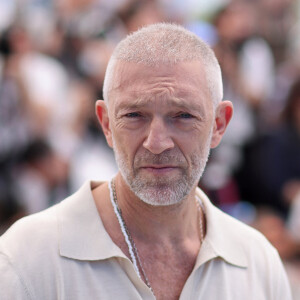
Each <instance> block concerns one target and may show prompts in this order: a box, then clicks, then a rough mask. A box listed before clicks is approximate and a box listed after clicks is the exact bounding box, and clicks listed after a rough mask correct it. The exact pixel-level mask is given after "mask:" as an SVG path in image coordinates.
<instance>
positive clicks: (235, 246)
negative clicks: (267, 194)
mask: <svg viewBox="0 0 300 300" xmlns="http://www.w3.org/2000/svg"><path fill="white" fill-rule="evenodd" d="M196 194H197V195H198V197H199V198H200V199H201V200H202V202H203V204H204V209H205V217H206V228H207V231H206V236H205V239H204V241H203V245H202V246H201V251H200V253H199V255H198V259H197V262H196V266H195V267H196V268H197V267H199V266H200V265H202V264H203V263H205V262H206V261H208V260H211V259H213V258H217V257H218V258H221V259H223V260H225V261H226V262H227V263H229V264H232V265H234V266H237V267H241V268H246V267H247V255H246V251H247V249H245V248H244V246H243V245H244V243H242V242H241V239H243V237H241V229H240V228H241V226H242V227H244V226H246V225H244V224H241V222H239V221H237V220H236V219H234V218H232V217H231V216H229V215H227V214H225V213H224V212H222V211H221V210H220V209H218V208H217V207H215V206H214V205H213V204H212V203H211V202H210V200H209V199H208V197H207V196H206V195H205V194H204V192H203V191H202V190H201V189H199V188H197V190H196Z"/></svg>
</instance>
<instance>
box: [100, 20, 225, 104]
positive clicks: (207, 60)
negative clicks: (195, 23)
mask: <svg viewBox="0 0 300 300" xmlns="http://www.w3.org/2000/svg"><path fill="white" fill-rule="evenodd" d="M118 61H124V62H133V63H138V64H144V65H147V66H159V65H160V64H176V63H178V62H189V61H200V62H201V63H202V64H203V66H204V69H205V70H204V71H205V76H206V80H207V84H208V89H209V92H210V95H211V100H212V101H213V104H214V106H215V107H216V106H217V104H218V103H219V102H220V101H221V100H222V98H223V85H222V75H221V69H220V65H219V63H218V61H217V59H216V56H215V54H214V52H213V51H212V49H211V48H210V47H209V46H208V45H207V44H206V43H205V42H204V41H202V40H201V39H200V38H199V37H198V36H196V35H195V34H193V33H192V32H190V31H188V30H186V29H184V28H183V27H182V26H179V25H175V24H168V23H157V24H154V25H150V26H146V27H143V28H142V29H140V30H138V31H136V32H134V33H132V34H130V35H128V36H127V37H126V38H125V39H124V40H122V41H121V42H120V43H119V44H118V45H117V47H116V48H115V50H114V51H113V54H112V56H111V58H110V60H109V62H108V65H107V69H106V73H105V78H104V84H103V97H104V100H105V102H106V103H107V104H108V98H109V92H110V91H111V90H112V88H113V82H114V78H115V74H116V72H117V67H116V65H117V64H116V63H117V62H118Z"/></svg>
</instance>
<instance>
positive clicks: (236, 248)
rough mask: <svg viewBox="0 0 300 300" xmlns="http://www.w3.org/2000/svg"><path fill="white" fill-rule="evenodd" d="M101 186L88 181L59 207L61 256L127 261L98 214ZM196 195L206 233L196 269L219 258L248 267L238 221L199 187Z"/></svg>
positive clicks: (98, 183) (79, 258)
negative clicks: (96, 199)
mask: <svg viewBox="0 0 300 300" xmlns="http://www.w3.org/2000/svg"><path fill="white" fill-rule="evenodd" d="M100 184H102V182H93V181H88V182H86V183H85V184H84V185H83V186H82V187H81V188H80V189H79V190H78V191H77V192H76V193H75V194H73V195H72V196H70V197H69V198H67V199H66V200H64V201H63V202H61V204H60V205H59V206H58V209H59V213H58V226H59V250H60V255H62V256H64V257H68V258H73V259H78V260H102V259H107V258H110V257H114V256H119V257H124V258H126V256H125V255H124V253H123V252H122V251H121V249H120V248H119V247H118V246H117V245H116V244H115V243H114V242H113V241H112V239H111V238H110V236H109V235H108V233H107V232H106V230H105V228H104V226H103V223H102V221H101V218H100V216H99V214H98V210H97V208H96V205H95V202H94V198H93V195H92V189H94V188H95V187H97V186H99V185H100ZM197 195H198V196H199V197H200V199H201V200H202V201H203V204H204V208H205V215H206V228H207V232H206V236H205V239H204V242H203V245H202V247H201V251H200V254H199V256H198V260H197V263H196V266H195V267H197V265H201V264H203V263H204V262H205V261H208V260H210V259H213V258H216V257H220V258H222V259H224V260H225V261H226V262H228V263H230V264H233V265H235V266H238V267H246V266H247V258H246V253H245V249H243V248H242V246H241V244H240V243H239V242H238V241H239V236H238V234H239V232H238V231H236V230H235V228H236V224H235V222H237V221H236V220H234V219H233V218H231V217H230V216H228V215H226V214H224V213H223V212H222V211H220V210H219V209H218V208H216V207H215V206H214V205H213V204H212V203H211V202H210V201H209V199H208V198H207V196H206V195H205V194H204V193H203V192H202V191H201V190H200V189H199V188H197ZM237 227H240V226H237Z"/></svg>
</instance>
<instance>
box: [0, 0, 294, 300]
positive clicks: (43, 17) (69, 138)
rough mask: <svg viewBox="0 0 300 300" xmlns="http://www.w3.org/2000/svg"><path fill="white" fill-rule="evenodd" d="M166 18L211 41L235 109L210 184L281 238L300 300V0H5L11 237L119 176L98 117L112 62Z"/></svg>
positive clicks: (5, 167)
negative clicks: (43, 213) (22, 222)
mask: <svg viewBox="0 0 300 300" xmlns="http://www.w3.org/2000/svg"><path fill="white" fill-rule="evenodd" d="M162 21H167V22H175V23H178V24H181V25H183V26H184V27H186V28H188V29H189V30H191V31H193V32H194V33H195V34H197V35H198V36H200V37H201V38H202V39H204V40H205V41H206V42H208V43H209V44H210V45H211V47H212V48H213V49H214V51H215V53H216V55H217V57H218V59H219V61H220V64H221V68H222V70H223V81H224V98H225V99H229V100H231V101H232V102H233V104H234V118H233V120H232V122H231V124H230V126H229V128H228V131H227V133H226V134H225V136H224V140H223V142H222V144H221V146H219V147H218V148H216V149H214V150H213V151H212V153H211V156H210V159H209V163H208V166H207V170H206V171H205V174H204V177H203V180H202V181H201V187H202V188H203V189H204V190H205V191H206V193H207V194H208V195H209V196H210V197H211V199H212V201H213V202H214V203H215V204H216V205H218V206H219V207H220V208H221V209H223V210H225V211H227V212H228V213H230V214H231V215H233V216H234V217H237V218H239V219H241V220H243V221H244V222H246V223H248V224H250V225H252V226H254V227H256V228H257V229H259V230H260V231H262V232H263V233H264V234H265V235H266V236H267V238H269V240H270V241H271V242H272V243H273V244H274V245H275V246H276V248H277V249H278V251H279V253H280V254H281V256H282V258H283V259H284V260H285V262H286V266H287V270H288V273H289V275H290V278H291V281H292V286H293V292H294V293H295V295H298V296H299V295H300V287H299V286H300V284H299V282H300V265H299V261H300V260H299V257H300V246H299V245H300V221H299V220H300V1H299V0H231V1H230V0H211V1H196V0H188V1H187V0H186V1H183V0H182V1H181V0H174V1H168V0H156V1H155V0H115V1H110V0H0V233H1V232H3V231H5V230H6V228H7V227H8V226H9V225H10V224H12V223H13V222H14V221H15V220H17V219H18V218H20V217H22V216H24V215H27V214H31V213H34V212H38V211H40V210H42V209H44V208H47V207H49V206H51V205H53V204H55V203H57V202H58V201H60V200H62V199H63V198H64V197H66V196H68V195H69V194H70V193H72V192H74V191H75V190H76V189H77V188H78V187H79V186H80V185H81V184H82V183H83V182H84V181H85V180H87V179H95V180H107V179H109V178H111V177H112V176H113V175H114V174H115V173H116V172H117V167H116V164H115V161H114V158H113V153H112V150H111V149H109V147H108V146H107V145H106V142H105V139H104V137H103V134H102V132H101V129H100V127H99V125H98V123H97V120H96V117H95V114H94V105H95V101H96V100H97V99H102V84H103V78H104V73H105V68H106V64H107V62H108V59H109V57H110V55H111V52H112V50H113V49H114V47H115V45H116V44H117V43H118V42H119V41H120V40H121V39H122V38H123V37H124V36H125V35H127V34H128V33H130V32H132V31H134V30H136V29H138V28H140V27H141V26H143V25H146V24H151V23H156V22H162Z"/></svg>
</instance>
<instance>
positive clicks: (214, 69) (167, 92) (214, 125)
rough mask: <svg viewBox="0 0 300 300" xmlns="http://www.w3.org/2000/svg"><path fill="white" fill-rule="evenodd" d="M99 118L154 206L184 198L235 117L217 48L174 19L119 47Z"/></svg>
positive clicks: (130, 180)
mask: <svg viewBox="0 0 300 300" xmlns="http://www.w3.org/2000/svg"><path fill="white" fill-rule="evenodd" d="M104 95H105V102H106V103H104V102H103V101H98V102H97V116H98V118H99V121H100V123H101V125H102V128H103V132H104V134H105V136H106V139H107V142H108V144H109V145H110V146H111V147H113V149H114V152H115V155H116V160H117V163H118V165H119V169H120V172H121V175H122V177H123V179H124V180H125V182H126V183H127V185H128V186H129V187H130V189H131V190H132V191H133V192H134V193H135V194H136V195H137V196H138V197H139V198H140V199H141V200H143V201H144V202H146V203H148V204H151V205H171V204H175V203H178V202H180V201H182V200H183V199H184V198H185V197H186V196H187V195H188V194H189V193H190V192H191V190H192V189H193V188H194V187H195V186H196V185H197V183H198V181H199V179H200V177H201V175H202V172H203V170H204V167H205V164H206V161H207V158H208V155H209V150H210V148H211V147H216V146H217V145H218V143H219V142H220V140H221V137H222V135H223V133H224V131H225V128H226V126H227V124H228V122H229V120H230V118H231V115H232V106H231V103H230V102H228V101H224V102H221V99H222V82H221V72H220V68H219V65H218V63H217V60H216V58H215V56H214V54H213V52H212V51H211V50H210V49H209V47H208V46H207V45H205V44H204V42H202V41H201V40H199V39H198V38H197V37H196V36H195V35H193V34H192V33H190V32H188V31H186V30H185V29H183V28H181V27H179V26H176V25H171V24H157V25H151V26H149V27H146V28H144V29H141V30H140V31H137V32H136V33H133V34H132V35H130V36H129V37H127V38H126V39H125V40H123V41H122V42H121V43H120V44H119V45H118V46H117V48H116V50H115V51H114V54H113V56H112V59H111V61H110V63H109V66H108V70H107V73H106V78H105V84H104Z"/></svg>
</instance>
